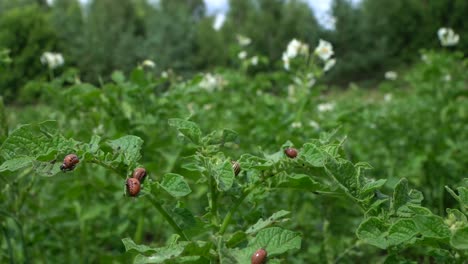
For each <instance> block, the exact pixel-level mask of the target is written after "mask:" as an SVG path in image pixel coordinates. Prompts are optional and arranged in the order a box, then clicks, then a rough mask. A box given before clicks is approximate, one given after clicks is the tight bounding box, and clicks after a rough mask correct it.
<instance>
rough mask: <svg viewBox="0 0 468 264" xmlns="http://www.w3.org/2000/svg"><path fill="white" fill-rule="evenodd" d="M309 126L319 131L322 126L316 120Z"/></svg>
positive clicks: (311, 121) (310, 122)
mask: <svg viewBox="0 0 468 264" xmlns="http://www.w3.org/2000/svg"><path fill="white" fill-rule="evenodd" d="M309 126H311V127H313V128H315V129H319V128H320V125H319V124H318V123H317V121H315V120H310V121H309Z"/></svg>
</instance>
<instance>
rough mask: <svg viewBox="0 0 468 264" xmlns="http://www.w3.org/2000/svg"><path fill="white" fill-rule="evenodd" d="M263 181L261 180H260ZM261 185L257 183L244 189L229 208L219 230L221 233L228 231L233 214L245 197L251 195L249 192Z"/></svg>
mask: <svg viewBox="0 0 468 264" xmlns="http://www.w3.org/2000/svg"><path fill="white" fill-rule="evenodd" d="M260 183H261V182H260ZM258 185H259V183H258V184H255V185H254V186H252V187H251V188H248V189H247V190H245V191H244V193H243V194H242V196H241V197H239V199H238V200H237V201H236V203H235V204H234V205H233V206H232V207H231V209H229V212H228V213H227V214H226V216H225V217H224V220H223V223H222V225H221V228H220V230H219V234H220V235H223V234H224V232H226V229H227V227H228V226H229V223H230V222H231V218H232V215H233V214H234V212H235V211H237V208H239V206H240V205H241V203H242V202H243V201H244V199H245V198H246V197H247V196H249V194H250V193H251V192H252V191H253V190H254V189H255V188H256V187H257V186H258Z"/></svg>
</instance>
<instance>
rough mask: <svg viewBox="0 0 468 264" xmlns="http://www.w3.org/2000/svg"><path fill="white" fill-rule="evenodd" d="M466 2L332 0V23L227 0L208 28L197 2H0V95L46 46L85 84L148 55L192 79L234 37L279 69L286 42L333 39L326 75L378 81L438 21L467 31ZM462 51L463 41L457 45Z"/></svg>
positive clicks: (336, 80)
mask: <svg viewBox="0 0 468 264" xmlns="http://www.w3.org/2000/svg"><path fill="white" fill-rule="evenodd" d="M467 13H468V2H467V1H464V0H454V1H445V0H433V1H424V0H411V1H404V0H380V1H375V0H362V1H359V2H350V1H348V0H333V3H332V7H331V14H330V15H331V16H332V17H333V18H334V20H335V23H334V24H335V26H334V28H330V27H327V28H324V27H323V26H322V25H321V24H320V23H318V20H317V18H316V17H315V15H314V13H313V11H312V10H311V9H310V7H309V5H308V4H307V3H305V2H304V1H300V0H289V1H287V0H231V1H229V10H228V11H227V14H226V20H225V23H224V24H223V25H222V27H221V28H219V29H218V30H216V29H214V28H213V23H214V20H215V17H214V15H210V14H208V12H207V7H206V6H205V3H204V1H203V0H184V1H170V0H160V1H148V0H118V1H115V0H91V1H89V2H88V3H87V4H81V3H80V2H79V1H78V0H54V1H52V3H51V4H48V1H46V0H0V47H1V48H4V49H9V50H10V53H9V55H10V57H11V59H12V63H10V64H8V66H2V67H4V68H5V67H6V69H5V71H4V72H8V74H1V75H0V93H1V94H2V95H4V97H5V100H6V102H7V103H10V102H13V101H14V98H15V96H16V95H17V94H18V93H19V91H20V89H21V88H22V87H23V86H24V84H25V82H26V80H32V79H40V78H45V76H47V71H46V69H45V68H44V67H42V66H41V65H40V61H39V57H40V55H41V54H42V53H43V52H45V51H56V52H60V53H62V54H63V55H64V57H65V60H66V66H67V67H73V68H77V69H78V70H79V72H80V77H81V79H82V80H84V81H89V82H92V83H99V82H100V81H101V82H102V81H103V80H108V79H109V78H110V73H111V72H112V71H114V70H122V71H124V72H125V73H128V72H129V71H130V70H131V69H133V68H134V67H135V66H136V65H138V63H141V61H143V60H145V59H151V60H154V61H155V62H156V64H157V67H156V68H155V70H154V71H155V72H158V71H159V72H161V71H163V70H167V69H169V68H170V69H172V70H173V71H175V72H177V73H178V74H179V75H183V76H184V75H191V74H193V73H196V72H199V71H205V70H209V69H212V68H214V67H215V66H216V67H228V68H229V67H233V66H237V65H236V64H238V61H237V60H235V59H236V58H237V56H236V55H237V52H239V50H236V48H235V44H236V35H237V34H242V35H245V36H247V37H249V38H251V39H252V44H251V45H250V46H249V50H248V52H249V54H259V55H262V56H265V57H266V58H268V59H269V61H270V62H276V63H268V64H266V65H264V67H263V68H262V70H263V71H272V70H275V69H278V68H280V67H281V65H280V64H279V63H278V61H280V58H281V53H282V52H283V50H284V49H285V47H286V45H287V43H288V42H289V41H290V40H291V39H292V38H297V39H300V40H302V41H304V42H306V43H308V44H309V45H310V46H315V45H316V44H317V43H318V39H319V37H320V38H324V39H327V40H328V41H330V42H332V43H333V45H334V47H335V52H336V57H337V58H339V63H337V66H336V68H335V69H334V71H333V72H332V73H331V74H330V75H329V76H328V78H327V81H328V82H329V83H332V84H337V85H341V86H346V85H347V84H348V83H349V82H360V83H366V82H367V83H369V82H370V84H374V83H375V81H378V80H379V79H381V78H383V72H385V71H388V70H390V69H393V68H399V67H405V66H407V65H408V64H411V63H412V62H414V61H415V60H416V59H418V56H419V55H418V54H419V53H418V51H419V49H420V48H421V47H424V48H428V49H429V48H436V47H438V46H439V43H438V41H437V38H436V37H435V36H436V32H437V29H439V28H440V27H442V26H446V27H451V28H453V29H455V31H456V32H457V33H459V34H460V35H461V36H464V35H466V33H468V25H467V24H466V23H464V20H465V15H466V14H467ZM456 49H458V50H461V51H466V50H467V49H468V43H467V42H463V41H462V43H460V44H459V45H458V46H457V48H456Z"/></svg>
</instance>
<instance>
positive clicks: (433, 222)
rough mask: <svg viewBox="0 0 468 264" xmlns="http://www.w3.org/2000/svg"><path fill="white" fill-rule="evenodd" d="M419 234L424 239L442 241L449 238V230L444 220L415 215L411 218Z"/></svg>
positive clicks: (438, 217) (432, 216) (433, 216)
mask: <svg viewBox="0 0 468 264" xmlns="http://www.w3.org/2000/svg"><path fill="white" fill-rule="evenodd" d="M413 221H414V222H415V223H416V226H417V228H418V229H419V231H420V233H421V234H422V235H423V236H425V237H430V238H438V239H444V238H448V237H450V229H449V228H448V226H447V225H446V224H445V223H444V219H442V217H440V216H436V215H430V216H427V215H416V216H414V217H413Z"/></svg>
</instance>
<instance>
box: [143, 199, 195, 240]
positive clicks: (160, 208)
mask: <svg viewBox="0 0 468 264" xmlns="http://www.w3.org/2000/svg"><path fill="white" fill-rule="evenodd" d="M146 197H148V199H149V200H150V202H151V203H152V204H153V206H154V207H155V208H156V210H158V211H159V213H161V214H162V216H163V217H164V219H165V220H166V221H167V222H168V223H169V225H171V226H172V228H173V229H174V230H175V231H176V233H177V234H178V235H179V236H180V237H181V238H182V239H183V240H186V241H190V239H189V238H188V237H187V236H186V235H185V233H184V231H183V230H182V228H180V226H179V225H177V223H176V222H175V221H174V219H173V218H172V216H171V215H169V213H168V212H167V211H166V209H164V207H163V206H162V205H161V204H160V203H159V202H158V201H157V200H156V199H155V198H154V196H153V195H152V194H149V195H147V196H146Z"/></svg>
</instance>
